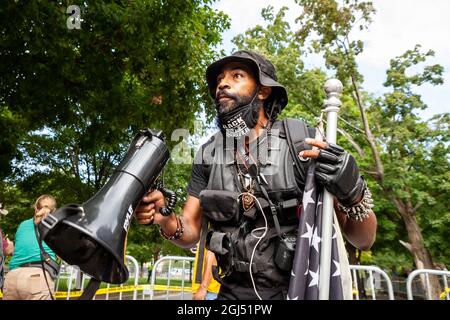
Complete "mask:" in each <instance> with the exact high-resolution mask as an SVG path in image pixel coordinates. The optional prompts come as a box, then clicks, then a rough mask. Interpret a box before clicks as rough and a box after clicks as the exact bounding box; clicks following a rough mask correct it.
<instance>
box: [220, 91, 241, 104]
mask: <svg viewBox="0 0 450 320" xmlns="http://www.w3.org/2000/svg"><path fill="white" fill-rule="evenodd" d="M220 98H230V99H233V100H236V99H237V98H238V97H237V95H235V94H233V93H228V92H226V91H225V90H219V91H218V92H217V94H216V99H214V101H215V103H216V104H218V103H219V99H220Z"/></svg>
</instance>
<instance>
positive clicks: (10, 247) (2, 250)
mask: <svg viewBox="0 0 450 320" xmlns="http://www.w3.org/2000/svg"><path fill="white" fill-rule="evenodd" d="M0 238H1V239H2V245H1V246H0V290H2V289H3V282H4V275H5V257H6V256H12V255H13V253H14V243H13V242H12V241H11V240H9V239H8V237H4V236H3V232H2V229H1V228H0Z"/></svg>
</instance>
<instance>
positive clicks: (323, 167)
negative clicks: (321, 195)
mask: <svg viewBox="0 0 450 320" xmlns="http://www.w3.org/2000/svg"><path fill="white" fill-rule="evenodd" d="M305 143H307V144H309V145H311V146H313V147H316V148H313V149H312V150H303V151H301V152H300V153H299V156H300V157H303V158H313V159H316V171H315V176H316V180H317V182H318V183H320V184H322V185H324V186H325V188H326V189H327V190H328V191H329V192H330V193H332V194H333V195H335V196H336V197H337V198H338V200H339V202H341V203H342V204H343V205H352V204H354V203H357V202H358V201H360V200H361V196H362V193H363V190H364V188H365V182H364V180H363V179H362V177H361V176H360V174H359V169H358V165H357V164H356V161H355V158H354V157H353V156H352V155H351V154H349V153H348V152H346V151H345V150H344V149H343V148H342V147H340V146H338V145H336V144H334V143H327V142H323V141H319V140H317V139H311V138H307V139H305Z"/></svg>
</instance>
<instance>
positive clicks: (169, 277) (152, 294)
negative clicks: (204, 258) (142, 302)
mask: <svg viewBox="0 0 450 320" xmlns="http://www.w3.org/2000/svg"><path fill="white" fill-rule="evenodd" d="M194 260H195V258H193V257H183V256H166V257H162V258H161V259H159V260H158V261H156V262H155V264H154V266H153V270H152V277H151V282H150V300H153V299H154V298H155V291H156V290H155V289H156V287H157V286H156V273H157V272H158V267H159V266H160V265H161V266H162V264H163V263H165V262H167V261H168V262H169V267H168V269H167V283H166V286H165V291H166V300H169V293H170V291H173V289H175V287H171V286H170V282H171V280H172V265H173V263H172V262H174V261H182V268H181V287H177V288H176V289H177V291H180V292H181V296H180V297H181V300H183V299H184V291H185V276H186V262H190V261H194ZM190 272H191V273H190V275H191V276H192V270H191V271H190ZM189 291H190V289H189ZM143 299H144V295H143Z"/></svg>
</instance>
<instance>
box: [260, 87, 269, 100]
mask: <svg viewBox="0 0 450 320" xmlns="http://www.w3.org/2000/svg"><path fill="white" fill-rule="evenodd" d="M271 93H272V88H271V87H265V86H261V88H260V89H259V92H258V99H259V100H266V99H267V97H268V96H270V94H271Z"/></svg>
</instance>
